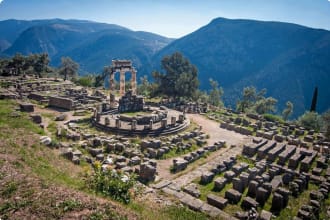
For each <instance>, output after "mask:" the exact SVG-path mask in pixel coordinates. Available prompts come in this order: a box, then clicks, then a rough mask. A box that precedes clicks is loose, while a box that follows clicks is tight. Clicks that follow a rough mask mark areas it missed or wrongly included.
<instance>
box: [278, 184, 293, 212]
mask: <svg viewBox="0 0 330 220" xmlns="http://www.w3.org/2000/svg"><path fill="white" fill-rule="evenodd" d="M276 193H278V194H280V195H281V196H282V197H283V207H286V206H287V204H288V201H289V196H290V191H289V190H287V189H285V188H282V187H279V188H278V189H276Z"/></svg>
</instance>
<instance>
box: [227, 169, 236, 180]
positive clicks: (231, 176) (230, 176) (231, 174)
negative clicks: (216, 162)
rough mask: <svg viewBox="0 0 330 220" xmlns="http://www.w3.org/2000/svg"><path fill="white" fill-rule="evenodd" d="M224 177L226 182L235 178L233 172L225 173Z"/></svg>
mask: <svg viewBox="0 0 330 220" xmlns="http://www.w3.org/2000/svg"><path fill="white" fill-rule="evenodd" d="M224 176H225V178H226V179H227V180H229V181H231V180H232V179H233V178H234V177H235V176H236V174H235V173H234V172H233V171H231V170H229V171H226V172H225V175H224Z"/></svg>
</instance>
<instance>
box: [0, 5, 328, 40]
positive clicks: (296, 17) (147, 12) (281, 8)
mask: <svg viewBox="0 0 330 220" xmlns="http://www.w3.org/2000/svg"><path fill="white" fill-rule="evenodd" d="M216 17H225V18H248V19H256V20H268V21H270V20H271V21H285V22H292V23H297V24H302V25H305V26H309V27H315V28H323V29H328V30H330V0H153V1H152V0H0V20H6V19H12V18H13V19H26V20H32V19H45V18H63V19H84V20H92V21H99V22H106V23H112V24H118V25H121V26H124V27H127V28H130V29H133V30H143V31H149V32H153V33H157V34H161V35H164V36H167V37H175V38H177V37H181V36H183V35H186V34H188V33H191V32H193V31H195V30H197V29H198V28H200V27H201V26H204V25H206V24H207V23H209V22H210V21H211V20H212V19H213V18H216Z"/></svg>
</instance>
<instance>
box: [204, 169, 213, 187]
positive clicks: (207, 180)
mask: <svg viewBox="0 0 330 220" xmlns="http://www.w3.org/2000/svg"><path fill="white" fill-rule="evenodd" d="M213 177H214V173H212V172H209V171H207V172H204V173H203V174H202V176H201V184H208V183H210V182H212V180H213Z"/></svg>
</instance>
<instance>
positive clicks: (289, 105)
mask: <svg viewBox="0 0 330 220" xmlns="http://www.w3.org/2000/svg"><path fill="white" fill-rule="evenodd" d="M292 112H293V104H292V102H290V101H287V103H286V108H285V109H284V110H283V112H282V117H283V120H285V121H286V120H288V118H289V117H290V115H291V114H292Z"/></svg>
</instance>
